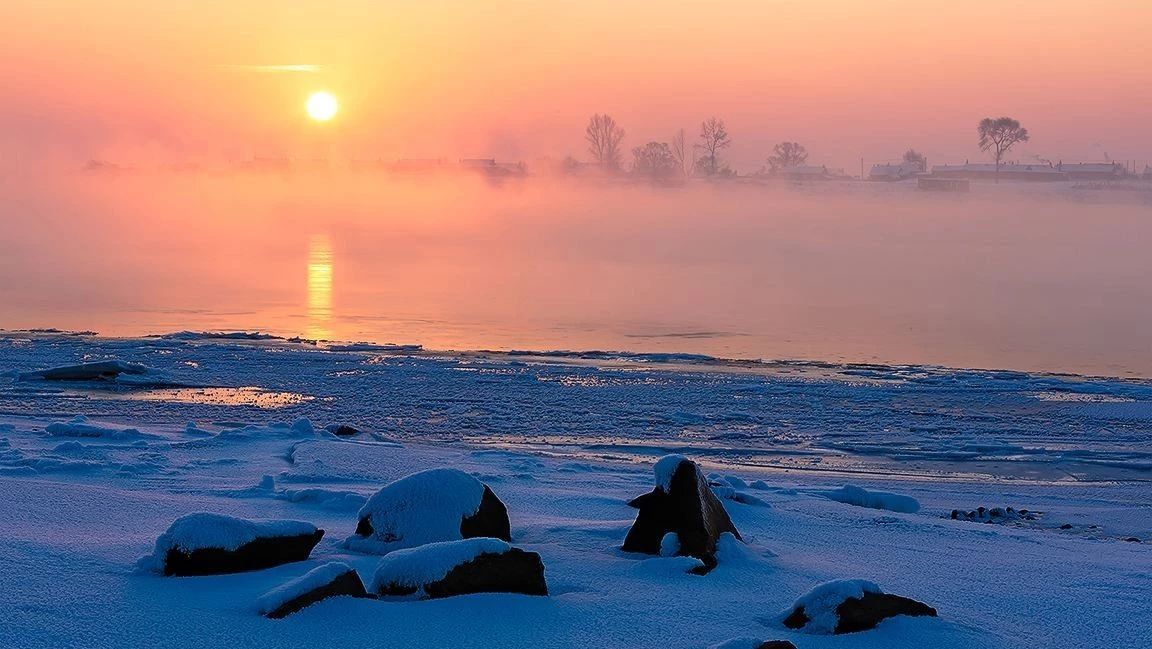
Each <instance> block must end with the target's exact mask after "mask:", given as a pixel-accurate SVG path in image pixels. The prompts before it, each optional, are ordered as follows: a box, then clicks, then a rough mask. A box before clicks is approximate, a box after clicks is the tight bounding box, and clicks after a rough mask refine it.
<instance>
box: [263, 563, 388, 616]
mask: <svg viewBox="0 0 1152 649" xmlns="http://www.w3.org/2000/svg"><path fill="white" fill-rule="evenodd" d="M329 597H370V595H369V594H368V591H366V590H365V589H364V582H362V581H360V575H358V574H356V571H355V570H354V569H353V568H352V566H349V565H348V564H346V563H341V562H338V561H334V562H332V563H326V564H324V565H321V566H318V567H316V568H313V569H312V570H309V571H308V572H306V573H304V574H303V575H301V576H300V577H297V578H296V579H293V580H292V581H289V582H288V583H286V584H283V585H282V586H279V587H277V588H274V589H272V590H270V591H268V592H267V593H264V594H263V595H261V596H260V598H259V599H257V600H256V607H257V609H259V611H260V614H261V615H263V616H265V617H270V618H274V619H276V618H282V617H286V616H288V615H291V614H293V613H295V612H297V611H299V610H301V609H303V608H305V607H307V606H311V605H312V604H315V603H316V602H319V601H320V600H323V599H328V598H329Z"/></svg>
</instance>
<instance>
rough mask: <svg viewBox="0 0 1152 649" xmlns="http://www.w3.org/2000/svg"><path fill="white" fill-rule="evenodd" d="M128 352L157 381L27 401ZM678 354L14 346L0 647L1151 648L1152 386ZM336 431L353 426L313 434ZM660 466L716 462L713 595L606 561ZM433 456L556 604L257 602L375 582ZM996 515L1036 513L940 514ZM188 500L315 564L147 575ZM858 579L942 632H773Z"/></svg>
mask: <svg viewBox="0 0 1152 649" xmlns="http://www.w3.org/2000/svg"><path fill="white" fill-rule="evenodd" d="M110 359H119V360H124V361H126V362H132V363H140V364H143V365H145V366H147V367H149V368H154V369H156V370H158V371H161V372H163V374H164V376H165V377H166V379H167V380H166V383H165V385H164V386H163V387H149V386H139V385H131V384H127V385H119V384H117V383H116V382H115V381H114V380H113V381H107V380H102V381H98V382H80V383H71V382H69V383H64V382H53V381H37V380H33V381H28V380H19V377H20V374H21V373H25V372H32V371H36V370H42V369H46V368H50V367H57V366H63V365H72V364H76V363H79V362H82V361H95V360H110ZM696 360H699V359H696ZM691 361H692V359H675V358H660V359H650V358H649V359H646V358H642V357H626V356H617V357H613V358H594V357H588V356H580V357H577V358H574V359H572V358H565V357H562V356H525V355H476V354H470V355H461V356H453V357H447V356H436V355H405V354H397V355H390V354H381V353H379V352H378V351H327V350H324V349H321V348H311V347H309V346H303V345H279V344H266V343H263V342H253V341H188V340H165V339H147V340H116V339H102V338H87V337H62V336H6V337H3V338H0V375H2V377H0V519H2V520H3V521H4V522H5V533H4V534H3V535H0V553H3V556H4V557H5V561H3V562H0V583H4V584H6V587H5V588H4V589H0V616H2V617H3V622H4V623H3V624H0V646H3V647H18V648H23V647H29V648H31V647H59V646H83V647H105V646H107V647H113V646H115V647H157V646H171V647H193V646H195V647H207V648H210V647H226V646H227V647H231V646H253V647H297V646H299V647H306V646H307V647H315V646H349V647H380V646H397V647H433V646H436V647H439V646H460V647H471V646H474V647H582V648H585V647H685V648H695V647H698V648H703V647H707V646H710V645H713V644H716V643H720V642H723V641H725V640H728V639H731V638H738V637H751V638H759V639H763V640H769V639H788V640H791V641H793V642H794V643H795V644H796V646H798V647H800V648H801V649H803V648H805V647H833V646H835V647H1049V646H1051V647H1056V646H1074V645H1078V644H1093V645H1100V646H1109V647H1136V646H1140V642H1141V641H1142V640H1146V639H1147V638H1148V637H1150V636H1152V622H1150V621H1149V619H1148V616H1147V601H1148V599H1149V596H1150V595H1152V576H1150V575H1152V542H1150V541H1149V539H1150V537H1152V474H1150V473H1149V468H1150V459H1149V458H1150V457H1152V448H1150V446H1152V442H1150V441H1149V437H1150V436H1149V434H1148V432H1149V425H1150V424H1149V422H1150V421H1152V386H1149V385H1148V384H1146V383H1141V382H1132V381H1114V380H1097V379H1084V378H1081V377H1055V376H1035V375H1026V374H1020V373H1008V372H1000V373H997V372H974V371H973V372H969V371H950V370H941V369H934V368H883V367H869V368H861V367H839V366H824V365H799V364H797V365H794V366H789V365H775V366H769V367H731V366H723V365H722V364H717V365H712V364H708V363H700V362H691ZM173 383H174V384H177V385H179V386H185V387H172V385H171V384H173ZM77 416H85V417H87V419H86V420H75V419H74V418H75V417H77ZM189 422H195V423H194V424H190V423H189ZM277 422H282V424H277ZM337 423H341V424H348V425H352V426H355V427H357V428H358V429H360V430H362V431H364V432H362V433H360V434H358V435H353V436H350V437H339V436H336V435H333V434H331V433H329V432H327V431H326V430H324V426H326V425H328V424H337ZM50 428H51V430H52V431H54V432H50V430H49V429H50ZM70 431H73V432H75V433H76V434H75V435H72V434H70ZM101 431H105V432H106V433H107V434H103V433H102V432H101ZM127 431H132V433H129V432H127ZM666 452H679V453H682V454H685V455H688V456H690V457H693V458H694V459H697V460H700V461H701V462H702V464H703V465H704V466H705V467H706V470H707V471H709V472H712V473H713V475H712V479H713V480H714V481H715V482H716V483H717V486H716V488H715V489H714V490H715V491H716V493H717V495H719V496H720V497H721V498H722V502H723V504H724V506H725V508H726V509H727V510H728V512H729V514H730V515H731V517H732V520H733V522H734V523H735V525H736V526H737V528H738V529H739V530H740V531H741V534H742V536H743V537H744V539H745V541H747V545H746V546H743V547H742V548H741V550H742V551H741V552H738V553H729V555H728V556H723V557H721V560H720V562H719V565H718V566H717V568H716V569H715V570H713V571H712V572H711V573H709V574H708V575H705V576H697V575H690V574H686V573H684V561H683V560H682V559H681V558H652V557H647V556H644V555H635V554H628V553H623V552H621V551H620V550H619V547H620V544H621V542H622V541H623V539H624V536H625V535H626V533H627V531H628V528H629V526H630V525H631V523H632V521H633V519H634V518H635V510H633V509H632V508H630V507H628V506H627V502H628V500H629V499H631V498H633V497H634V496H637V495H639V494H641V493H644V492H646V491H648V490H649V489H651V488H652V484H653V475H652V467H651V461H652V460H653V459H654V458H655V457H657V456H659V455H663V454H664V453H666ZM434 467H454V468H458V469H461V470H463V471H466V472H468V473H471V474H473V475H474V476H476V477H477V478H479V479H480V480H481V481H483V482H484V483H485V484H488V485H490V486H491V487H492V489H493V490H494V491H495V492H496V493H497V494H498V495H499V497H500V498H501V499H502V500H503V502H504V503H505V504H506V505H507V508H508V514H509V518H510V519H511V523H512V527H511V531H512V539H513V544H514V545H515V546H516V547H522V548H524V549H525V550H528V551H531V552H536V553H539V554H540V556H541V558H542V560H543V562H544V564H545V566H546V571H547V572H546V575H547V581H548V588H549V596H548V597H528V596H520V595H508V594H480V595H469V596H464V597H454V598H447V599H442V600H431V601H375V600H365V599H347V598H343V599H336V600H327V601H323V602H320V603H319V604H316V605H314V606H311V607H309V608H307V609H305V610H303V611H301V612H299V613H297V614H295V615H292V616H290V617H289V618H286V619H284V620H275V621H274V620H267V619H264V618H262V617H260V615H259V614H258V611H257V609H258V605H257V603H256V602H257V601H258V599H259V598H260V596H261V595H263V594H264V593H266V592H268V591H270V590H273V589H275V588H276V587H278V586H281V585H282V584H284V583H285V582H287V581H289V580H290V579H292V578H295V577H298V576H301V575H303V574H305V573H307V572H308V571H309V570H311V569H313V568H316V567H317V566H320V565H323V564H326V563H328V562H331V561H340V562H344V563H347V564H348V565H351V566H353V567H355V568H356V569H357V571H358V572H359V573H360V574H361V575H362V576H370V575H372V574H373V571H374V569H375V567H376V566H377V564H378V563H379V562H380V560H381V559H380V557H379V556H375V555H369V554H363V553H359V552H355V551H352V550H348V549H346V548H345V547H344V546H343V545H342V543H341V539H343V538H345V537H347V536H348V535H350V534H352V532H353V531H354V529H355V528H356V525H357V511H358V510H359V508H360V507H361V506H362V505H363V504H364V502H365V500H366V499H367V498H368V497H369V496H371V495H372V494H373V493H375V492H376V490H378V489H379V488H380V487H381V486H383V485H384V484H386V483H388V482H391V481H393V480H396V479H398V478H401V477H403V476H405V475H408V474H411V473H413V472H416V471H420V470H424V469H429V468H434ZM848 484H851V485H859V486H860V487H862V488H863V489H864V491H858V490H853V489H848V490H843V489H841V487H843V486H844V485H848ZM849 496H851V497H849ZM899 496H905V497H907V498H903V499H902V498H899ZM909 499H914V501H915V503H916V504H918V505H919V507H918V508H917V507H913V506H911V505H910V500H909ZM889 506H890V509H896V510H900V511H891V510H890V509H885V507H889ZM979 506H984V507H1007V506H1012V507H1014V508H1016V509H1021V508H1023V509H1027V510H1029V511H1030V512H1036V513H1037V516H1035V517H1034V518H1033V519H1024V518H1020V519H1013V520H1006V521H1005V522H1004V523H1003V524H986V523H974V522H971V521H968V520H953V519H952V518H951V517H950V516H949V513H950V512H951V510H953V509H964V510H971V509H975V508H977V507H979ZM197 511H211V512H216V513H220V514H226V515H231V516H238V517H242V518H279V519H293V520H302V521H308V522H309V523H312V524H314V525H316V526H318V527H320V528H322V529H325V530H328V531H329V534H328V535H327V536H325V538H323V540H321V542H320V544H319V545H318V546H317V547H316V549H315V550H314V551H313V553H312V557H311V558H310V559H309V560H308V561H304V562H299V563H291V564H286V565H283V566H279V567H276V568H272V569H269V570H264V571H259V572H251V573H242V574H235V575H224V576H214V577H193V578H164V577H160V576H156V575H151V574H143V573H140V572H138V571H136V570H135V564H136V561H137V560H138V559H140V557H142V556H145V555H147V554H149V553H150V552H151V551H152V549H153V546H154V545H155V541H156V538H157V537H158V536H159V535H160V534H162V533H163V532H164V531H165V530H166V529H167V528H168V526H169V525H170V524H171V523H172V522H173V521H174V520H175V519H177V518H178V517H180V516H182V515H184V514H187V513H190V512H197ZM1065 525H1068V526H1070V527H1068V528H1066V529H1064V528H1063V526H1065ZM1093 526H1095V527H1093ZM1129 538H1136V539H1139V542H1135V541H1127V540H1125V539H1129ZM845 578H848V579H867V580H869V581H871V582H875V583H877V584H879V585H880V586H881V587H883V588H884V590H885V591H886V592H892V593H896V594H900V595H906V596H908V597H913V598H915V599H917V600H919V601H922V602H925V603H927V604H929V605H931V606H933V607H935V608H936V609H937V610H938V611H939V615H940V617H939V618H896V619H892V620H888V621H886V622H884V623H882V624H881V626H880V627H879V628H878V629H876V630H873V631H866V632H862V633H857V634H851V635H846V636H817V635H809V634H804V633H801V632H797V631H792V630H789V629H787V628H785V627H784V626H782V625H781V624H780V616H781V614H782V613H784V612H785V611H786V610H787V609H788V608H789V607H790V606H791V605H792V604H793V602H795V601H796V599H797V598H798V597H800V596H801V595H803V594H804V593H805V592H807V591H808V590H809V589H810V588H812V587H813V586H815V585H816V584H818V583H820V582H824V581H828V580H833V579H845Z"/></svg>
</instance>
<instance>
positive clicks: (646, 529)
mask: <svg viewBox="0 0 1152 649" xmlns="http://www.w3.org/2000/svg"><path fill="white" fill-rule="evenodd" d="M629 504H630V505H632V506H633V507H636V508H637V509H639V510H640V511H639V513H638V514H637V516H636V522H635V523H633V524H632V528H631V529H630V530H628V536H627V537H626V538H625V539H624V545H623V547H622V549H623V550H624V551H625V552H643V553H645V554H659V553H660V543H661V541H662V540H663V538H664V535H665V534H668V533H669V532H674V533H675V534H676V535H677V536H678V537H679V540H680V551H679V552H678V554H680V555H687V556H693V557H696V558H697V559H700V560H701V561H703V562H704V564H705V567H706V569H711V568H714V567H715V566H716V544H717V542H718V541H719V539H720V535H721V534H723V533H724V532H728V533H730V534H732V535H733V536H735V537H736V538H737V539H740V540H743V539H741V537H740V533H739V532H738V531H737V530H736V526H735V525H733V524H732V519H731V518H729V517H728V512H727V511H725V509H724V505H723V504H721V502H720V500H719V499H718V498H717V497H716V495H715V494H714V493H712V488H711V487H709V486H708V481H707V480H706V479H705V478H704V474H703V473H702V472H701V471H700V467H698V466H697V465H696V463H695V462H693V461H691V460H688V459H682V460H681V461H680V462H679V464H678V465H677V466H676V469H675V471H674V472H673V473H672V478H671V480H670V481H669V488H668V491H667V492H665V491H664V489H663V487H661V486H657V487H656V488H655V489H653V490H652V491H651V492H649V493H647V494H644V495H642V496H639V497H637V498H635V499H633V500H632V501H631V502H630V503H629ZM706 571H707V570H705V572H706Z"/></svg>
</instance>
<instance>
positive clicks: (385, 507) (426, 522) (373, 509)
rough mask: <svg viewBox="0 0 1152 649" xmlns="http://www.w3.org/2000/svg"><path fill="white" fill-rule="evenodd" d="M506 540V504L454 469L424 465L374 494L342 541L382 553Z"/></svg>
mask: <svg viewBox="0 0 1152 649" xmlns="http://www.w3.org/2000/svg"><path fill="white" fill-rule="evenodd" d="M480 537H486V538H496V539H502V540H504V541H511V540H512V531H511V525H510V523H509V520H508V508H507V507H505V506H504V503H502V502H500V499H499V498H497V497H496V494H495V493H493V491H492V489H491V488H489V487H488V485H486V484H484V483H483V482H480V481H479V480H477V479H476V478H473V477H472V476H470V475H468V474H467V473H464V472H463V471H459V470H457V469H430V470H428V471H421V472H419V473H414V474H412V475H409V476H407V477H404V478H401V479H399V480H397V481H395V482H393V483H391V484H389V485H387V486H385V487H384V488H383V489H381V490H380V491H378V492H376V494H375V495H373V496H372V497H371V498H369V499H368V502H366V503H364V506H363V507H362V508H361V509H360V514H359V522H358V523H357V525H356V534H355V535H353V536H352V537H350V538H349V539H348V540H347V541H346V543H345V545H346V546H347V547H348V548H350V549H353V550H360V551H364V552H374V553H379V554H386V553H388V552H391V551H393V550H396V549H403V548H410V547H415V546H419V545H424V544H427V543H437V542H441V541H458V540H460V539H468V538H480Z"/></svg>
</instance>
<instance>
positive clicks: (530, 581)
mask: <svg viewBox="0 0 1152 649" xmlns="http://www.w3.org/2000/svg"><path fill="white" fill-rule="evenodd" d="M377 579H378V580H379V577H377ZM375 589H376V591H377V592H378V593H379V594H380V595H381V596H406V595H413V594H416V593H417V592H419V591H423V594H422V597H423V598H426V599H439V598H442V597H454V596H456V595H470V594H473V593H518V594H521V595H547V594H548V584H547V582H545V580H544V562H543V561H541V560H540V555H539V554H536V553H535V552H525V551H524V550H521V549H519V548H509V549H508V550H506V551H504V552H485V553H482V554H479V555H477V556H476V557H475V558H474V559H471V560H470V561H465V562H464V563H461V564H459V565H457V566H455V567H453V568H452V569H451V570H449V571H448V572H447V573H446V574H445V575H444V577H443V578H441V579H438V580H436V581H432V582H428V583H425V584H421V585H420V586H413V585H411V584H400V583H395V582H387V581H385V582H383V583H380V582H379V581H378V583H377V584H376V587H375Z"/></svg>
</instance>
